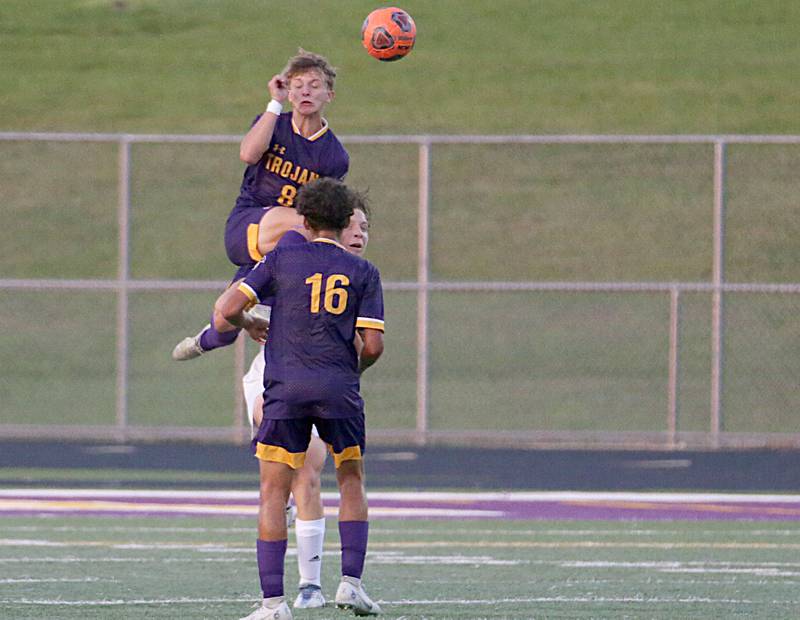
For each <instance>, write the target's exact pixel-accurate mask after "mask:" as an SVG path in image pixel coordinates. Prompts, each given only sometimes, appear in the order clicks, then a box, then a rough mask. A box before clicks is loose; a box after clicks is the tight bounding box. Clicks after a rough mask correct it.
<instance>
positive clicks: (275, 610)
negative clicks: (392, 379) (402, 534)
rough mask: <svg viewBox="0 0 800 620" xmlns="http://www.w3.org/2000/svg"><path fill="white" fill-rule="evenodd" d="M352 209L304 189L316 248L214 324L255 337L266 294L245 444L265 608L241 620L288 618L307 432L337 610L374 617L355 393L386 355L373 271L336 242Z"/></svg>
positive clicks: (325, 182)
mask: <svg viewBox="0 0 800 620" xmlns="http://www.w3.org/2000/svg"><path fill="white" fill-rule="evenodd" d="M361 201H362V199H361V197H360V196H359V195H358V194H357V193H355V192H353V191H352V190H350V189H349V188H347V187H346V186H345V185H343V184H342V183H340V182H338V181H335V180H333V179H320V180H318V181H316V182H315V183H313V184H310V185H308V186H306V187H304V188H302V189H301V191H300V193H299V195H298V200H297V210H298V213H299V214H300V215H302V216H303V218H304V226H305V227H306V228H307V229H309V230H310V231H311V233H312V234H313V236H314V239H313V241H312V242H311V243H305V244H295V245H288V246H286V247H282V248H278V249H276V250H275V251H273V252H271V253H270V254H268V255H267V256H266V257H265V258H264V259H263V260H262V261H261V262H260V263H259V264H258V265H257V266H256V267H255V268H254V269H253V270H252V271H251V272H250V273H249V275H248V276H247V277H246V278H245V280H244V281H243V282H242V283H240V284H239V285H238V286H236V287H231V288H229V289H228V290H227V291H226V292H225V293H223V294H222V296H221V297H220V298H219V299H218V300H217V303H216V305H215V317H220V319H219V321H220V322H228V323H230V324H232V325H235V326H237V327H240V328H243V329H247V330H248V331H249V332H250V335H251V336H253V337H256V338H258V337H263V336H264V333H263V331H260V330H259V328H258V327H257V326H255V323H254V322H253V320H252V319H251V318H249V317H248V316H247V314H246V312H245V310H246V308H247V307H248V306H249V305H250V304H253V303H257V302H258V301H259V300H260V299H262V298H264V297H266V296H274V304H273V307H272V316H271V319H270V335H269V342H268V344H267V346H266V347H265V356H266V369H265V373H264V386H265V390H264V407H263V419H262V421H261V425H260V427H259V430H258V433H257V434H256V437H255V439H254V440H253V450H254V453H255V455H256V457H258V458H259V466H260V479H261V485H260V507H259V520H258V536H259V538H258V540H257V543H256V549H257V558H258V568H259V577H260V581H261V588H262V592H263V596H264V598H263V601H262V605H261V607H259V608H258V609H257V610H256V611H255V612H253V613H252V614H250V615H249V616H248V617H247V620H262V619H264V620H265V619H266V618H273V619H274V620H287V619H291V617H292V613H291V610H290V609H289V606H288V605H287V604H286V601H285V597H284V590H283V575H284V558H285V555H286V542H287V532H286V519H285V506H286V501H287V499H288V497H289V492H290V488H291V484H292V478H293V475H294V470H295V469H297V468H299V467H302V465H303V461H304V458H305V451H306V448H307V447H308V444H309V440H310V437H311V427H312V425H315V426H316V427H317V430H318V431H319V435H320V438H321V439H322V440H323V441H324V442H325V443H327V444H328V445H329V446H330V450H331V452H332V453H333V458H334V464H335V465H336V477H337V482H338V484H339V493H340V504H339V534H340V538H341V547H342V580H341V582H340V584H339V588H338V589H337V592H336V596H335V603H336V605H337V606H339V607H343V608H349V609H353V610H354V611H355V612H356V614H357V615H375V614H378V613H380V612H381V610H380V607H379V606H378V605H377V604H376V603H374V602H373V601H372V600H370V598H369V597H368V596H367V594H366V592H365V591H364V588H363V587H362V585H361V575H362V572H363V568H364V559H365V556H366V549H367V539H368V531H369V527H368V520H367V518H368V511H367V500H366V493H365V490H364V467H363V460H362V455H363V453H364V450H365V447H366V441H365V425H364V402H363V400H362V398H361V396H360V394H359V385H360V373H361V372H363V371H364V370H365V369H366V368H368V367H369V366H371V365H372V364H373V363H374V362H375V361H377V359H378V358H379V357H380V355H381V354H382V353H383V293H382V288H381V281H380V274H379V272H378V270H377V268H375V267H374V266H373V265H372V264H371V263H369V262H368V261H366V260H364V259H362V258H359V257H357V256H354V255H352V254H350V253H349V252H347V251H346V250H345V248H344V247H343V246H341V244H340V243H339V242H338V240H339V237H340V235H341V232H342V230H343V229H344V228H345V227H346V226H347V225H348V223H349V220H350V217H351V215H352V214H353V211H354V207H358V205H359V204H360V203H361ZM356 328H360V329H361V334H362V339H363V347H362V349H361V353H360V355H359V354H358V353H357V351H356V347H355V345H354V338H355V333H356Z"/></svg>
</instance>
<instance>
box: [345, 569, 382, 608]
mask: <svg viewBox="0 0 800 620" xmlns="http://www.w3.org/2000/svg"><path fill="white" fill-rule="evenodd" d="M334 600H335V602H336V606H337V607H338V608H339V609H352V610H353V613H355V615H357V616H377V615H378V614H379V613H382V612H381V608H380V606H379V605H378V604H377V603H375V602H374V601H372V599H370V598H369V597H368V596H367V593H366V592H364V587H363V586H362V585H361V580H360V579H355V578H353V577H348V576H347V575H345V576H343V577H342V581H341V583H339V588H338V589H337V590H336V598H335V599H334Z"/></svg>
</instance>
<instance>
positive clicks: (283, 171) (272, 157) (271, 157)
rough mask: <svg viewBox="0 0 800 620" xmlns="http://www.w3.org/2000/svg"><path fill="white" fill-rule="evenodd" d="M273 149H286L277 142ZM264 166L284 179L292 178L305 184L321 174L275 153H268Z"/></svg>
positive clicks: (300, 183)
mask: <svg viewBox="0 0 800 620" xmlns="http://www.w3.org/2000/svg"><path fill="white" fill-rule="evenodd" d="M272 150H273V151H278V152H281V150H285V149H283V147H281V146H280V145H278V144H276V145H275V147H273V149H272ZM264 168H265V169H267V170H269V171H270V172H274V173H275V174H277V175H278V176H281V177H283V178H284V179H290V180H291V181H294V182H295V183H297V184H298V185H305V184H306V183H310V182H311V181H313V180H314V179H318V178H319V175H318V174H317V173H316V172H312V171H311V170H309V169H308V168H303V167H302V166H298V165H297V164H296V163H294V162H293V161H291V160H288V159H284V158H283V157H279V156H278V155H276V154H275V153H267V157H266V159H265V160H264Z"/></svg>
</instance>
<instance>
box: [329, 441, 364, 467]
mask: <svg viewBox="0 0 800 620" xmlns="http://www.w3.org/2000/svg"><path fill="white" fill-rule="evenodd" d="M328 451H329V452H330V453H331V454H332V455H333V464H334V465H335V466H336V467H337V468H338V467H339V465H341V464H342V463H344V462H345V461H360V460H361V447H360V446H350V447H349V448H345V449H344V450H342V451H341V452H339V453H338V454H337V453H336V452H334V451H333V446H331V445H328Z"/></svg>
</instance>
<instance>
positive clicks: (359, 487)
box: [336, 461, 364, 493]
mask: <svg viewBox="0 0 800 620" xmlns="http://www.w3.org/2000/svg"><path fill="white" fill-rule="evenodd" d="M360 464H361V461H345V462H344V463H342V464H341V465H340V466H339V469H337V470H336V480H337V481H338V483H339V489H340V490H341V492H342V493H363V491H364V469H363V467H361V466H360Z"/></svg>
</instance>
